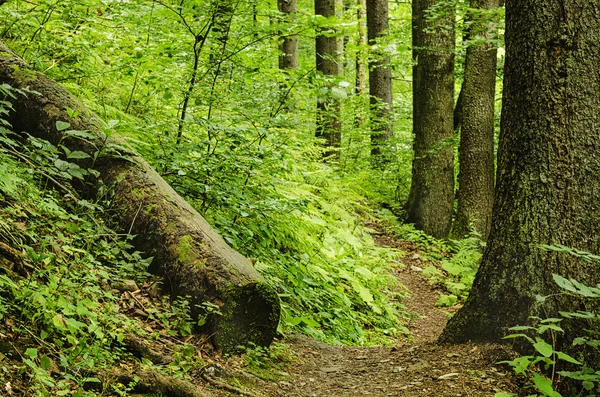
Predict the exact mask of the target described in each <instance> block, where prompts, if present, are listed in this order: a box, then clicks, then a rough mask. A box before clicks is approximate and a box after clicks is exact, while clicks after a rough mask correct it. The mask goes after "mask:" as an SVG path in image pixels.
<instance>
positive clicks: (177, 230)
mask: <svg viewBox="0 0 600 397" xmlns="http://www.w3.org/2000/svg"><path fill="white" fill-rule="evenodd" d="M0 83H6V84H9V85H11V86H12V87H14V88H18V89H29V90H31V91H35V92H37V94H28V95H27V96H25V95H18V97H17V98H16V99H14V100H12V99H11V102H12V104H13V107H14V111H12V112H11V113H10V115H9V116H8V118H7V121H8V122H10V123H11V125H12V126H13V129H14V130H15V131H16V132H20V131H26V132H27V133H29V134H31V135H33V136H35V137H38V138H42V139H46V140H48V141H49V142H51V143H53V144H55V145H56V144H58V142H61V144H62V145H64V146H66V147H68V148H69V149H70V150H79V151H83V152H85V153H87V154H89V155H90V156H92V158H95V157H96V156H98V153H100V155H99V156H98V158H97V160H96V161H95V162H94V163H93V167H94V169H95V170H96V171H98V172H99V173H100V177H99V179H100V180H101V181H102V183H103V184H104V185H105V186H109V187H111V188H112V192H113V194H114V196H113V198H112V200H111V202H112V204H111V208H110V211H109V212H110V213H111V214H112V215H113V216H112V218H113V219H115V220H117V221H118V223H119V225H120V228H121V230H123V231H125V232H130V233H131V234H134V235H136V237H135V239H134V245H135V246H136V249H138V250H140V251H143V252H144V253H145V254H146V255H148V256H153V257H154V260H153V262H152V264H151V266H150V269H149V270H150V271H151V272H153V273H155V274H158V275H161V276H162V277H163V280H164V287H165V289H166V290H167V292H169V293H170V294H171V295H172V296H190V297H191V300H190V305H191V309H192V316H193V318H196V317H197V316H198V315H199V314H200V313H201V312H200V309H199V307H198V305H200V304H201V303H203V302H212V303H215V304H217V305H218V306H219V307H220V314H215V315H211V316H210V317H209V318H208V322H207V326H208V328H209V329H208V331H209V332H210V333H211V334H212V335H213V337H212V339H213V342H214V344H215V346H216V347H218V348H220V349H222V350H223V351H224V352H232V351H234V350H235V349H236V348H237V347H238V346H240V345H247V344H248V343H249V342H252V343H254V344H256V345H259V346H268V345H269V344H270V343H271V341H272V340H273V338H274V336H275V333H276V330H277V325H278V322H279V316H280V301H279V297H278V295H277V294H276V292H275V291H274V290H273V288H272V287H271V286H269V285H268V284H267V283H266V282H265V280H264V279H263V278H262V276H261V275H260V274H258V272H257V271H256V270H255V269H254V268H253V266H252V264H251V263H250V261H249V260H248V259H247V258H245V257H243V256H242V255H241V254H239V253H238V252H236V251H234V250H233V249H232V248H231V247H229V246H228V245H227V244H226V243H225V241H224V240H223V239H222V238H221V237H220V236H219V235H218V234H217V233H216V232H215V231H214V230H213V229H212V228H211V226H210V225H209V224H208V223H207V222H206V220H205V219H204V218H203V217H202V216H201V215H200V214H199V213H198V212H197V211H196V210H195V209H194V208H192V206H191V205H190V204H188V203H187V202H186V201H185V200H184V199H183V198H182V197H181V196H179V195H178V194H177V193H176V192H175V191H174V190H173V189H172V188H171V187H170V186H169V185H168V184H167V183H166V181H165V180H164V179H162V177H161V176H160V175H159V174H158V173H157V172H156V171H154V169H153V168H152V167H151V166H150V165H149V164H148V163H147V162H146V161H145V160H144V159H142V158H141V157H139V156H137V155H136V154H134V153H133V152H132V151H131V150H129V149H127V147H128V145H127V144H126V142H125V141H124V140H123V139H122V138H119V137H115V136H111V137H110V138H107V137H106V136H105V135H104V134H103V132H102V130H101V128H100V120H99V118H98V117H97V116H96V115H94V114H93V113H91V112H90V111H89V110H87V109H86V108H84V107H83V106H82V105H81V104H80V103H79V102H78V101H77V99H75V98H74V97H73V96H72V95H71V94H70V93H68V92H67V91H66V90H65V89H64V88H63V87H61V86H60V85H59V84H58V83H56V82H54V81H53V80H51V79H49V78H47V77H46V76H45V75H43V74H41V73H39V72H37V71H35V70H34V69H32V68H30V67H29V66H27V65H26V63H25V62H24V61H23V60H22V59H21V58H20V57H18V56H17V55H16V54H15V53H14V52H12V51H11V50H10V49H9V48H8V47H7V46H6V45H5V44H4V43H3V42H1V41H0ZM67 110H68V112H67ZM69 114H70V115H69ZM57 121H62V122H68V123H69V124H70V127H69V128H70V129H71V130H77V131H88V132H90V133H92V134H93V135H94V136H95V137H96V138H94V139H91V140H90V139H85V140H84V139H70V138H69V137H68V136H65V133H64V131H59V130H58V129H57V128H56V123H57ZM110 147H113V148H114V147H119V148H120V149H119V153H118V156H116V155H107V154H106V153H107V152H108V151H107V150H106V148H110ZM88 162H89V163H88V164H87V166H91V165H92V163H91V162H90V161H89V160H88Z"/></svg>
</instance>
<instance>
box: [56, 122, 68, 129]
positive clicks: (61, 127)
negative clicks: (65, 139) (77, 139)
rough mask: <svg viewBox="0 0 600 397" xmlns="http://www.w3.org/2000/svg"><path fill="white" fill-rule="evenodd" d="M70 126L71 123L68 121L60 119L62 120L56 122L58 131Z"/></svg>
mask: <svg viewBox="0 0 600 397" xmlns="http://www.w3.org/2000/svg"><path fill="white" fill-rule="evenodd" d="M70 126H71V123H67V122H66V121H60V120H58V121H57V122H56V129H57V130H58V131H64V130H66V129H67V128H69V127H70Z"/></svg>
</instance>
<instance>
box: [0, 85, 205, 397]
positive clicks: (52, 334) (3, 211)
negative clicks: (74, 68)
mask: <svg viewBox="0 0 600 397" xmlns="http://www.w3.org/2000/svg"><path fill="white" fill-rule="evenodd" d="M2 91H3V92H4V93H5V95H9V96H10V95H13V92H12V91H11V89H10V87H7V86H3V87H2ZM8 109H10V103H9V101H2V102H1V103H0V113H5V111H6V110H8ZM3 125H4V126H3V127H0V143H1V145H0V291H1V292H0V320H1V324H3V325H2V326H1V327H0V347H1V348H2V351H3V352H4V353H5V354H6V355H8V356H9V357H11V358H12V359H11V360H6V356H4V361H3V371H2V372H1V373H0V382H1V383H2V385H3V389H4V392H6V393H8V394H9V395H11V394H13V393H17V394H19V393H23V395H27V396H51V395H52V396H54V395H58V396H61V395H72V396H94V395H98V394H99V393H102V394H103V395H125V393H126V391H127V389H128V386H127V385H120V384H111V383H105V384H102V383H100V380H99V379H98V378H97V374H99V373H101V372H102V371H103V370H104V369H107V368H110V367H113V366H116V365H117V363H120V364H119V365H122V364H123V363H125V362H128V361H131V360H132V359H133V357H132V356H131V354H130V353H127V352H126V351H125V349H124V348H123V345H122V342H123V340H124V338H125V335H127V334H133V335H141V336H144V337H148V338H152V337H157V336H159V335H161V334H162V335H165V336H181V335H185V334H186V331H188V330H189V329H191V326H192V325H193V324H192V323H191V322H190V321H189V317H185V314H186V313H187V311H188V310H187V309H188V308H185V307H184V308H181V307H180V306H177V305H176V304H171V303H169V302H168V301H166V302H163V303H161V302H157V303H152V302H148V303H147V307H146V309H147V310H148V312H150V313H148V316H149V318H148V319H147V320H144V321H142V320H141V319H140V318H136V317H135V316H133V317H132V316H131V315H130V312H131V311H132V310H131V309H130V307H129V306H124V302H123V299H122V296H121V292H119V290H117V289H115V288H116V286H117V285H118V284H122V283H123V281H124V280H131V281H136V282H137V283H138V284H140V285H141V284H142V283H143V282H144V280H146V278H147V273H146V268H147V266H148V264H149V262H150V260H151V258H144V257H143V255H142V254H141V253H140V252H136V251H134V250H133V247H132V246H131V244H130V239H131V236H126V235H118V234H117V233H115V232H114V231H113V230H111V229H110V227H109V226H107V225H106V224H105V222H104V221H103V215H104V214H103V208H102V207H101V206H100V205H98V204H95V203H93V202H90V201H87V200H84V199H81V198H79V197H77V196H74V195H69V194H67V193H66V192H67V191H71V190H72V189H71V186H70V183H71V182H72V180H73V179H75V177H74V176H73V175H71V174H69V173H66V172H64V170H65V168H64V164H63V163H64V161H63V160H60V158H59V157H58V153H59V152H60V151H59V149H58V148H56V147H54V146H52V145H51V144H49V143H48V142H45V141H41V140H37V139H34V138H31V137H30V138H29V139H27V140H26V141H23V140H22V139H21V137H17V136H16V135H14V134H12V132H11V131H10V130H9V128H10V126H9V125H8V123H6V122H4V123H3ZM73 166H74V164H73ZM71 169H75V168H73V167H71ZM76 175H78V176H82V175H81V173H79V172H76ZM174 319H176V320H177V321H173V320H174ZM150 323H155V324H156V326H154V327H151V326H150V325H149V324H150ZM145 365H147V366H148V365H150V366H152V365H151V363H146V364H145ZM194 365H196V366H197V365H199V363H198V362H196V364H194ZM154 369H157V368H154ZM157 370H160V369H157ZM173 370H175V371H178V372H179V373H181V374H183V371H184V369H183V368H182V367H181V366H177V365H175V367H174V368H171V369H167V370H165V371H167V372H172V371H173ZM84 385H85V386H86V389H84ZM90 385H95V386H93V387H92V388H93V389H95V391H89V390H88V388H89V386H90ZM105 393H106V394H105Z"/></svg>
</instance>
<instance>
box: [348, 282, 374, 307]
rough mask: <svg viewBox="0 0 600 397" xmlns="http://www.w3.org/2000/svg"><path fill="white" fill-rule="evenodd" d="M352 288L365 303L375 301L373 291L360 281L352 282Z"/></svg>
mask: <svg viewBox="0 0 600 397" xmlns="http://www.w3.org/2000/svg"><path fill="white" fill-rule="evenodd" d="M351 284H352V288H353V289H354V291H355V292H356V293H357V294H358V295H359V296H360V298H361V299H362V300H363V302H365V303H371V302H373V294H372V293H371V291H369V289H367V288H365V287H364V286H363V285H361V284H360V283H358V282H356V281H355V282H352V283H351Z"/></svg>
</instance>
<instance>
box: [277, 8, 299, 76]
mask: <svg viewBox="0 0 600 397" xmlns="http://www.w3.org/2000/svg"><path fill="white" fill-rule="evenodd" d="M277 6H278V8H279V12H281V13H283V14H285V16H286V18H287V21H288V22H289V20H290V19H291V18H293V17H294V15H295V14H296V12H297V10H296V0H277ZM279 40H280V44H279V69H281V70H284V71H285V70H288V69H298V35H297V34H292V35H282V36H281V37H280V38H279Z"/></svg>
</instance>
